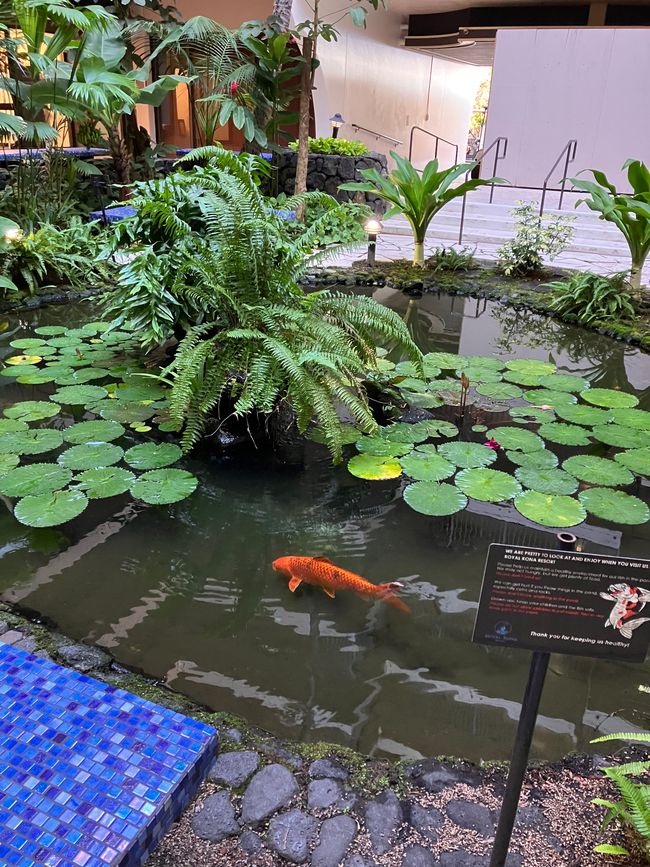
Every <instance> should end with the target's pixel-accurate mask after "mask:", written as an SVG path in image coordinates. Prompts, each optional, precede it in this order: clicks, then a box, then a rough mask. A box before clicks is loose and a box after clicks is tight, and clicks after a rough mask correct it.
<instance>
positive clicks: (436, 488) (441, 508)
mask: <svg viewBox="0 0 650 867" xmlns="http://www.w3.org/2000/svg"><path fill="white" fill-rule="evenodd" d="M404 500H405V502H406V503H407V504H408V505H409V506H410V507H411V508H412V509H413V510H414V511H416V512H420V514H422V515H433V516H435V517H443V516H445V515H455V514H456V512H460V511H461V510H462V509H464V508H465V506H466V505H467V497H466V496H465V495H464V494H463V493H461V492H460V491H459V490H458V488H456V487H455V486H454V485H447V484H442V485H440V484H438V483H437V482H415V483H414V484H412V485H408V486H407V487H406V488H405V489H404Z"/></svg>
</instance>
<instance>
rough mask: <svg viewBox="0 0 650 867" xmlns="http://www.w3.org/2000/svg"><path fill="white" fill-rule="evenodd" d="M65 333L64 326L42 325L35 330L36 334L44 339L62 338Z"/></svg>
mask: <svg viewBox="0 0 650 867" xmlns="http://www.w3.org/2000/svg"><path fill="white" fill-rule="evenodd" d="M65 332H66V329H65V328H64V327H63V325H41V326H39V327H38V328H35V329H34V333H35V334H42V335H43V336H44V337H60V336H61V335H62V334H65Z"/></svg>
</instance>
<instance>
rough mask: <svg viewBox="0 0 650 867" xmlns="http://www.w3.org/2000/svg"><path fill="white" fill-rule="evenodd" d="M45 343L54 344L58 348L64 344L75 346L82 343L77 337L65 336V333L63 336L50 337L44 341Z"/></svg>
mask: <svg viewBox="0 0 650 867" xmlns="http://www.w3.org/2000/svg"><path fill="white" fill-rule="evenodd" d="M46 343H47V344H48V345H49V346H56V347H57V348H58V349H61V348H62V347H64V346H65V347H68V346H70V347H76V346H81V345H82V342H81V340H79V338H78V337H67V336H66V335H64V336H63V337H51V338H50V339H49V340H47V341H46Z"/></svg>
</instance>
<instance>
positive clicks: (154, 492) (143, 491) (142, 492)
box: [131, 455, 399, 506]
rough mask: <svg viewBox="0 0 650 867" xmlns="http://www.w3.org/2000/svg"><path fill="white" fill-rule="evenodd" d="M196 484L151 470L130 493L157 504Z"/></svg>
mask: <svg viewBox="0 0 650 867" xmlns="http://www.w3.org/2000/svg"><path fill="white" fill-rule="evenodd" d="M363 457H369V455H357V456H356V458H352V460H353V461H354V460H356V459H357V458H363ZM398 466H399V464H398ZM197 484H198V480H197V478H196V477H195V476H193V475H192V473H188V472H187V471H186V470H176V469H167V470H151V472H148V473H144V474H143V475H141V476H140V478H139V479H137V480H136V481H135V482H134V483H133V484H132V485H131V493H132V494H133V496H134V497H137V499H139V500H143V501H144V502H145V503H151V504H152V505H154V506H157V505H163V504H166V503H177V502H178V501H179V500H184V499H185V498H186V497H189V496H190V494H192V493H194V491H195V490H196V486H197Z"/></svg>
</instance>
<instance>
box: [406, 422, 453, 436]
mask: <svg viewBox="0 0 650 867" xmlns="http://www.w3.org/2000/svg"><path fill="white" fill-rule="evenodd" d="M411 427H412V428H415V430H416V432H417V434H418V436H419V435H420V434H422V433H424V434H426V436H425V439H429V437H436V438H437V437H447V438H451V437H455V436H458V428H457V427H456V425H455V424H452V423H451V422H450V421H444V420H442V419H437V418H434V419H431V420H429V419H427V420H426V421H417V422H415V424H413V425H411Z"/></svg>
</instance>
